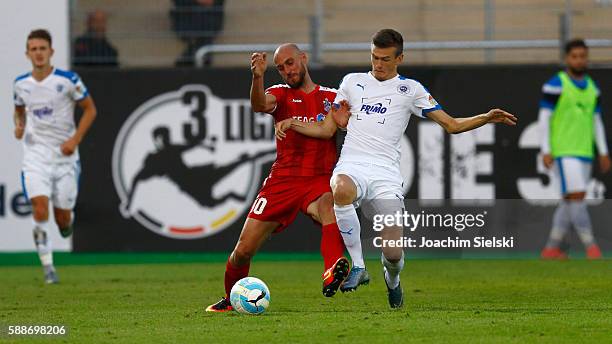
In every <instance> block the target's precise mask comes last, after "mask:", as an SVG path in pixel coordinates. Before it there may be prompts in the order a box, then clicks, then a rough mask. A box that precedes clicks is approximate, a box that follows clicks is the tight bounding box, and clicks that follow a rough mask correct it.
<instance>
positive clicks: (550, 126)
mask: <svg viewBox="0 0 612 344" xmlns="http://www.w3.org/2000/svg"><path fill="white" fill-rule="evenodd" d="M565 63H566V66H567V67H566V69H565V71H561V72H559V73H557V74H556V75H555V76H553V77H552V78H551V79H550V80H548V81H547V82H546V83H545V84H544V86H543V87H542V93H543V95H542V100H541V102H540V114H539V125H540V131H541V135H540V136H541V138H542V141H541V154H542V159H543V162H544V166H546V167H547V168H553V169H554V173H555V174H557V176H558V177H559V180H560V183H561V193H562V195H563V199H562V200H561V203H559V206H557V209H556V210H555V214H554V215H553V223H552V229H551V231H550V236H549V239H548V242H547V243H546V247H545V248H544V249H543V250H542V258H544V259H565V258H567V255H566V253H565V252H563V251H562V250H561V248H560V245H561V243H562V241H563V240H564V238H565V236H566V235H567V234H568V232H569V230H570V227H571V226H573V227H574V228H575V229H576V233H577V234H578V237H579V238H580V240H581V241H582V243H583V244H584V246H585V247H586V254H587V257H588V258H590V259H598V258H601V250H600V249H599V246H598V245H597V243H596V241H595V237H594V236H593V229H592V226H591V219H590V217H589V213H588V211H587V207H586V202H585V200H584V198H585V195H586V190H587V185H588V183H589V179H590V177H591V165H592V161H593V157H594V152H593V141H595V143H596V144H597V150H598V152H599V167H600V168H601V172H602V173H606V172H608V171H609V170H610V157H609V156H608V144H607V142H606V133H605V130H604V126H603V122H602V120H601V103H600V92H599V88H598V87H597V85H596V84H595V82H594V81H593V79H591V78H590V77H589V76H588V75H587V74H586V72H587V63H588V47H587V46H586V44H585V43H584V41H583V40H581V39H575V40H572V41H569V42H568V43H567V44H566V45H565Z"/></svg>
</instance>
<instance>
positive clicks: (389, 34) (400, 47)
mask: <svg viewBox="0 0 612 344" xmlns="http://www.w3.org/2000/svg"><path fill="white" fill-rule="evenodd" d="M372 44H374V45H375V46H376V47H378V48H390V47H395V49H396V52H395V56H400V54H401V53H402V51H404V38H403V37H402V34H401V33H399V32H397V31H395V30H393V29H382V30H380V31H378V32H376V33H375V34H374V36H372Z"/></svg>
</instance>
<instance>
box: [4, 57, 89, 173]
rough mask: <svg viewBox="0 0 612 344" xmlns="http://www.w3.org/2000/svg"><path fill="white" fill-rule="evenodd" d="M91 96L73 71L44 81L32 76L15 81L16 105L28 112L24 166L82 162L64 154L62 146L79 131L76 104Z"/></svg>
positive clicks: (58, 72)
mask: <svg viewBox="0 0 612 344" xmlns="http://www.w3.org/2000/svg"><path fill="white" fill-rule="evenodd" d="M87 96H88V92H87V88H86V87H85V85H84V84H83V82H82V81H81V78H79V76H78V75H77V74H76V73H74V72H70V71H64V70H61V69H57V68H55V69H53V72H52V73H51V74H49V75H48V76H47V77H46V78H45V79H44V80H42V81H40V82H39V81H36V79H34V78H33V77H32V74H31V73H26V74H23V75H21V76H19V77H17V79H15V84H14V101H15V105H16V106H25V108H26V129H25V134H24V138H23V147H24V163H25V164H27V163H28V162H31V161H36V162H38V163H62V162H72V161H76V160H78V159H79V153H78V151H75V152H74V154H72V155H71V156H64V155H63V154H62V153H61V150H60V147H61V145H62V144H63V143H64V142H65V141H66V140H68V139H69V138H70V137H72V135H74V133H75V131H76V126H75V122H74V104H75V103H76V102H78V101H81V100H83V99H85V98H86V97H87Z"/></svg>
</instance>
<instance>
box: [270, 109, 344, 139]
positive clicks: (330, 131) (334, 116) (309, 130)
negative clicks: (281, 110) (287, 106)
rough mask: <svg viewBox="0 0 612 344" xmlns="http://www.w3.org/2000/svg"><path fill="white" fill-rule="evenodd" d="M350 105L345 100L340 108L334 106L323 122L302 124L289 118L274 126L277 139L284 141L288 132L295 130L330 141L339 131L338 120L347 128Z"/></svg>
mask: <svg viewBox="0 0 612 344" xmlns="http://www.w3.org/2000/svg"><path fill="white" fill-rule="evenodd" d="M349 108H350V106H349V103H348V102H347V101H345V100H343V101H341V102H340V104H339V106H338V108H336V107H335V106H332V109H331V111H330V112H329V113H328V114H327V116H325V119H324V120H323V121H321V122H300V121H298V120H296V119H294V118H288V119H285V120H283V121H280V122H278V123H276V125H275V126H274V129H275V133H276V138H277V139H278V140H279V141H282V140H283V139H284V138H285V136H287V133H286V131H287V130H289V129H293V130H295V131H297V132H298V133H300V134H302V135H306V136H310V137H315V138H319V139H330V138H332V137H333V136H334V134H335V133H336V130H337V129H338V125H339V124H338V123H337V122H336V121H337V120H338V121H340V122H342V124H343V126H346V122H345V120H346V121H348V117H349V116H350V115H351V114H350V112H349Z"/></svg>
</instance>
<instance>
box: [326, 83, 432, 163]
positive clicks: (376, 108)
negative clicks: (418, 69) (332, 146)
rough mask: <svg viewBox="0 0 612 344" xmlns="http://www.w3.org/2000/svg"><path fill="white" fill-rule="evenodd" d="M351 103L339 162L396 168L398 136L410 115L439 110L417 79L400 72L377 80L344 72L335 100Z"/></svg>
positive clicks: (398, 156)
mask: <svg viewBox="0 0 612 344" xmlns="http://www.w3.org/2000/svg"><path fill="white" fill-rule="evenodd" d="M341 100H346V101H348V102H349V104H350V105H351V108H350V112H351V117H350V118H349V122H348V126H347V135H346V138H345V140H344V145H343V146H342V152H341V154H340V160H339V163H340V162H367V163H372V164H376V165H381V166H389V167H393V168H397V169H399V160H400V153H401V141H400V140H401V138H402V135H404V132H405V131H406V127H407V126H408V122H409V121H410V116H411V115H416V116H419V117H426V114H427V113H428V112H430V111H433V110H439V109H441V107H440V105H438V103H437V102H436V101H435V100H434V98H433V97H432V96H431V95H430V94H429V92H428V91H427V90H426V89H425V87H423V85H421V83H419V82H418V81H416V80H412V79H408V78H406V77H403V76H401V75H397V76H396V77H394V78H392V79H389V80H385V81H378V80H377V79H376V78H375V77H374V76H372V74H370V73H369V72H368V73H351V74H347V75H346V76H345V77H344V79H343V80H342V82H341V83H340V87H339V89H338V94H337V96H336V100H335V101H334V103H339V102H340V101H341Z"/></svg>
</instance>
